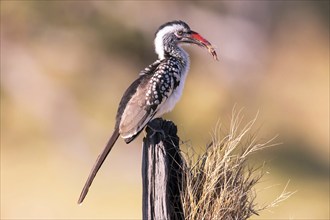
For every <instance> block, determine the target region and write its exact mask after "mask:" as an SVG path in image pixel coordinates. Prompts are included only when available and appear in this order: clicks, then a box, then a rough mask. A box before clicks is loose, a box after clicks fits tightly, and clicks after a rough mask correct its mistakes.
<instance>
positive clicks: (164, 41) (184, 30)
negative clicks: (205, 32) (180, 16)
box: [155, 21, 218, 60]
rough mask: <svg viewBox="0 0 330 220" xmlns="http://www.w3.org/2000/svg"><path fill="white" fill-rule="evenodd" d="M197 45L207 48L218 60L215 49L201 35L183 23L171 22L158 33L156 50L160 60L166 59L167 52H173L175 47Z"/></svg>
mask: <svg viewBox="0 0 330 220" xmlns="http://www.w3.org/2000/svg"><path fill="white" fill-rule="evenodd" d="M182 43H186V44H196V45H198V46H201V47H204V48H206V49H207V50H208V51H209V53H210V54H212V56H213V58H214V59H216V60H218V57H217V54H216V52H215V49H214V47H213V46H212V45H211V43H210V42H209V41H207V40H206V39H205V38H203V37H202V36H201V35H200V34H198V33H197V32H195V31H193V30H191V29H190V27H189V26H188V25H187V24H186V23H185V22H183V21H171V22H167V23H165V24H163V25H162V26H160V27H159V28H158V30H157V32H156V37H155V50H156V53H157V54H158V56H159V57H160V58H164V55H165V53H166V52H169V53H170V52H171V50H172V49H173V46H177V45H180V44H182Z"/></svg>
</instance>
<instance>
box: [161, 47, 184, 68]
mask: <svg viewBox="0 0 330 220" xmlns="http://www.w3.org/2000/svg"><path fill="white" fill-rule="evenodd" d="M157 49H158V50H157ZM156 52H157V54H158V58H159V59H160V60H163V59H166V58H168V57H174V58H176V59H177V60H178V61H180V62H181V64H182V65H183V66H187V65H189V55H188V53H187V52H186V51H185V50H184V49H183V48H182V47H180V46H178V45H171V44H170V45H168V46H162V48H161V50H160V49H159V48H156Z"/></svg>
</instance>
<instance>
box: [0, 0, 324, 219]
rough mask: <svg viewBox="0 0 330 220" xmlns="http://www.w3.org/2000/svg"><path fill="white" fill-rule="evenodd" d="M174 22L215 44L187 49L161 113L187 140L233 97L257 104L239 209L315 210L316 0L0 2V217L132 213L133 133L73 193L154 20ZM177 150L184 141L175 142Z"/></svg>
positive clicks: (319, 88)
mask: <svg viewBox="0 0 330 220" xmlns="http://www.w3.org/2000/svg"><path fill="white" fill-rule="evenodd" d="M176 19H181V20H184V21H186V22H187V23H188V24H189V25H190V27H191V28H192V29H193V30H195V31H197V32H199V33H200V34H202V35H203V36H204V37H205V38H206V39H208V40H209V41H210V42H211V43H212V44H214V45H215V46H216V48H217V51H218V55H219V59H220V61H219V62H215V61H214V60H213V59H212V57H211V56H210V55H209V54H208V53H207V51H206V50H204V49H201V48H198V47H189V48H186V50H187V51H188V52H189V54H190V56H191V68H190V69H191V70H190V73H189V76H188V78H187V82H186V86H185V92H184V95H183V97H182V100H181V101H180V102H179V104H178V105H177V106H176V108H175V110H174V111H173V112H172V113H170V114H167V115H166V116H165V118H166V119H169V120H173V121H174V122H175V123H176V124H177V125H178V129H179V135H180V137H181V139H182V140H183V141H184V142H185V143H187V144H185V145H183V148H185V147H186V145H189V146H193V147H194V148H195V149H196V150H197V151H198V150H199V149H202V148H204V147H205V145H206V144H207V143H208V142H209V140H210V139H211V134H212V132H213V131H214V129H215V127H216V123H217V122H218V121H219V122H221V123H222V125H223V126H222V129H223V133H226V129H228V127H229V122H230V118H231V111H232V108H233V106H234V105H236V106H237V108H241V107H244V109H245V110H244V114H245V118H246V119H247V120H249V119H252V118H253V117H254V116H255V115H256V113H257V111H258V110H259V118H258V123H259V125H257V126H256V130H258V133H259V137H260V139H261V140H267V139H270V138H272V137H273V136H275V135H277V134H278V135H279V136H278V138H277V140H276V141H277V142H281V143H282V144H281V145H280V146H277V147H273V148H271V149H266V150H264V151H262V152H258V153H257V154H256V155H255V157H256V158H254V162H256V163H259V164H260V163H261V164H262V163H263V162H265V163H266V171H267V174H266V175H265V176H264V178H263V179H262V182H261V183H260V184H258V185H257V188H256V191H257V193H258V197H257V202H258V204H259V205H264V204H267V203H269V202H271V201H272V200H274V199H275V198H276V197H277V196H278V195H279V194H280V193H281V191H282V190H283V188H284V186H285V185H286V183H287V182H288V180H290V184H289V186H288V190H289V191H297V192H296V194H294V195H293V196H292V197H291V198H290V199H288V200H287V201H285V202H283V203H281V204H280V205H279V206H278V207H275V208H273V209H271V210H267V211H263V212H261V213H260V216H259V217H253V219H329V1H219V2H216V1H214V2H213V1H211V2H204V1H196V2H189V1H184V2H174V1H169V2H151V1H150V2H149V1H140V2H139V1H1V219H139V218H141V217H142V212H141V209H142V203H141V197H142V192H141V141H142V136H143V135H140V136H141V137H139V138H138V139H137V140H135V141H134V142H132V143H131V144H129V145H126V144H125V143H124V142H123V141H122V140H119V141H118V142H117V144H116V146H115V147H114V149H113V150H112V152H111V154H110V155H109V157H108V159H107V160H106V162H105V164H104V165H103V167H102V169H101V170H100V172H99V174H98V176H97V177H96V179H95V182H94V184H93V185H92V187H91V189H90V191H89V194H88V195H87V198H86V200H85V202H84V203H83V204H82V205H81V206H78V205H77V203H76V202H77V199H78V196H79V194H80V191H81V189H82V187H83V184H84V182H85V180H86V178H87V176H88V174H89V171H90V169H91V168H92V166H93V164H94V161H95V159H96V157H97V155H98V154H99V152H100V151H101V150H102V149H103V147H104V145H105V143H106V142H107V140H108V137H109V136H110V134H111V132H112V129H113V127H114V123H115V121H114V118H115V114H116V111H117V106H118V103H119V101H120V98H121V96H122V94H123V92H124V91H125V89H126V88H127V87H128V86H129V84H130V83H131V82H132V81H133V80H134V79H135V78H136V77H137V75H138V73H139V71H140V70H142V69H143V68H144V67H146V66H147V65H149V64H151V63H152V62H153V61H154V60H156V59H157V57H156V55H155V53H154V48H153V38H154V33H155V31H156V30H157V28H158V27H159V26H160V25H161V24H163V23H165V22H167V21H172V20H176ZM183 150H184V149H183Z"/></svg>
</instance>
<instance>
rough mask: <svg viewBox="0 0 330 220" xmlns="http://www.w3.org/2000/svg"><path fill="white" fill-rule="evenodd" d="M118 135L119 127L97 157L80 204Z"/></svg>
mask: <svg viewBox="0 0 330 220" xmlns="http://www.w3.org/2000/svg"><path fill="white" fill-rule="evenodd" d="M118 137H119V131H118V128H116V129H115V131H114V132H113V134H112V135H111V138H110V140H109V141H108V144H107V146H105V148H104V149H103V151H102V152H101V154H100V155H99V156H98V157H97V160H96V162H95V164H94V166H93V168H92V170H91V172H90V174H89V176H88V179H87V181H86V183H85V186H84V188H83V190H82V191H81V194H80V197H79V200H78V204H81V203H82V202H83V201H84V199H85V197H86V195H87V193H88V190H89V187H90V186H91V185H92V182H93V180H94V178H95V176H96V174H97V172H98V171H99V169H100V167H101V166H102V164H103V162H104V160H105V158H106V157H107V156H108V154H109V153H110V151H111V149H112V147H113V145H114V144H115V143H116V141H117V139H118Z"/></svg>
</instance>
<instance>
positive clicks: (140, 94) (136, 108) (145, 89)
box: [116, 60, 180, 143]
mask: <svg viewBox="0 0 330 220" xmlns="http://www.w3.org/2000/svg"><path fill="white" fill-rule="evenodd" d="M178 73H179V67H178V66H174V63H173V62H170V60H166V61H165V60H164V61H162V62H160V63H159V64H158V66H157V67H153V68H152V69H151V70H150V72H147V73H144V74H143V75H141V76H140V77H139V78H138V79H137V80H136V81H135V82H133V83H132V85H131V86H130V87H129V88H128V89H127V91H126V92H125V94H124V96H123V99H122V100H121V103H120V105H119V106H120V107H119V109H118V113H117V125H116V126H118V128H119V133H120V135H121V137H123V138H124V139H125V141H126V142H127V143H129V142H131V141H132V140H133V139H134V138H135V137H136V136H137V135H138V134H139V133H140V132H141V131H142V130H143V128H144V127H145V126H146V125H147V123H148V122H149V121H150V120H152V119H153V118H154V116H155V115H158V114H157V112H158V111H159V110H160V109H161V108H162V106H163V105H164V104H165V103H166V101H167V99H168V98H169V97H170V96H171V94H172V92H173V90H175V88H176V87H177V86H178V84H179V81H180V78H179V77H180V75H179V74H178Z"/></svg>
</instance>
